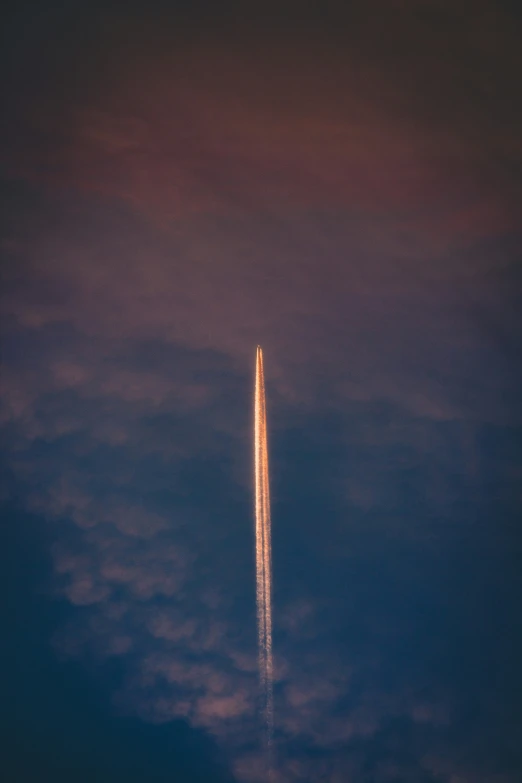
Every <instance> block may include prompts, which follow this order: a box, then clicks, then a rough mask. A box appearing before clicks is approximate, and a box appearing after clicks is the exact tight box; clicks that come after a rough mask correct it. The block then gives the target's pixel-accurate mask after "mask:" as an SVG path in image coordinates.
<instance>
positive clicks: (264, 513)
mask: <svg viewBox="0 0 522 783" xmlns="http://www.w3.org/2000/svg"><path fill="white" fill-rule="evenodd" d="M266 431H267V427H266V402H265V379H264V372H263V352H262V350H261V348H260V347H259V346H258V348H257V357H256V385H255V401H254V474H255V516H256V599H257V629H258V654H259V677H260V682H261V697H262V710H263V714H264V719H265V726H266V743H267V763H268V768H269V769H268V771H269V776H270V775H271V767H272V761H271V755H272V737H273V730H274V707H273V680H274V674H273V662H272V548H271V520H270V488H269V477H268V443H267V433H266Z"/></svg>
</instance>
